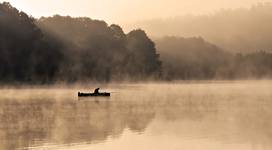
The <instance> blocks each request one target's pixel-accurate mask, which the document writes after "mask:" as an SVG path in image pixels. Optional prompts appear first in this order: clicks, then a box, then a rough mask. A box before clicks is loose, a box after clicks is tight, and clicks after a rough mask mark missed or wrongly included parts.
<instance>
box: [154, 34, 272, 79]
mask: <svg viewBox="0 0 272 150" xmlns="http://www.w3.org/2000/svg"><path fill="white" fill-rule="evenodd" d="M156 44H157V49H158V52H159V53H160V54H161V60H162V62H163V70H164V72H163V76H164V78H166V79H252V78H255V79H257V78H271V77H272V53H269V52H264V51H257V52H254V53H248V54H241V53H237V54H232V53H228V52H226V51H223V50H222V49H221V48H219V47H217V46H215V45H213V44H210V43H208V42H206V41H205V40H203V39H202V38H178V37H165V38H162V39H159V40H157V41H156Z"/></svg>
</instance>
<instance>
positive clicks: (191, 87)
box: [0, 80, 272, 150]
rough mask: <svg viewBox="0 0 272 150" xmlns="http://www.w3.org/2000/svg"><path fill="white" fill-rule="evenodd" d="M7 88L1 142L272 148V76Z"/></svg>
mask: <svg viewBox="0 0 272 150" xmlns="http://www.w3.org/2000/svg"><path fill="white" fill-rule="evenodd" d="M100 87H101V90H104V91H111V92H113V93H112V96H111V97H110V98H80V99H79V98H78V97H77V92H78V91H82V92H83V91H85V92H87V91H89V90H92V89H94V88H95V86H93V87H89V88H90V89H87V88H86V86H85V87H83V86H75V87H73V86H69V87H63V86H61V87H57V86H52V87H25V88H22V87H20V88H12V87H8V88H1V89H0V95H1V96H0V149H1V150H14V149H30V150H36V149H37V150H47V149H49V150H128V149H129V150H203V149H206V150H219V149H220V150H271V149H272V142H271V141H272V81H269V80H261V81H199V82H197V81H191V82H176V83H174V82H171V83H147V84H109V85H100Z"/></svg>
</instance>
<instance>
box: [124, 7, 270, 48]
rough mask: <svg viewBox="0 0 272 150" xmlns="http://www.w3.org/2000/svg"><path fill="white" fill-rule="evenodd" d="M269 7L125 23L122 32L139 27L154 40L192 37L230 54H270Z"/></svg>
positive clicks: (218, 10)
mask: <svg viewBox="0 0 272 150" xmlns="http://www.w3.org/2000/svg"><path fill="white" fill-rule="evenodd" d="M271 9H272V4H271V3H257V4H254V5H252V6H251V7H249V8H246V7H241V8H227V9H219V8H218V9H217V11H215V12H212V13H209V14H198V15H194V14H192V15H182V16H172V17H168V18H164V19H160V18H159V19H155V18H153V19H150V20H145V21H144V20H142V21H139V22H135V23H131V24H128V25H127V26H126V27H125V29H130V28H131V27H141V28H143V29H144V30H146V32H147V33H148V34H149V35H150V36H151V37H152V38H153V39H156V38H160V37H164V36H179V37H194V36H201V37H202V38H204V39H205V40H207V41H209V42H211V43H213V44H215V45H217V46H219V47H221V48H223V49H225V50H227V51H229V52H233V53H237V52H241V53H248V52H255V51H260V50H263V51H270V52H271V51H272V49H271V47H272V45H271V43H272V42H271V39H272V37H271V35H272V31H271V26H272V12H271Z"/></svg>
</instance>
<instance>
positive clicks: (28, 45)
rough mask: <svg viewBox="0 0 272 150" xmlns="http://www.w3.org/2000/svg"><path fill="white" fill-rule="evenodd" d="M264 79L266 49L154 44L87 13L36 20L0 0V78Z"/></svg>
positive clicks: (271, 57) (270, 69) (270, 59)
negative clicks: (233, 50)
mask: <svg viewBox="0 0 272 150" xmlns="http://www.w3.org/2000/svg"><path fill="white" fill-rule="evenodd" d="M157 49H158V52H159V53H160V54H161V55H159V54H158V53H157ZM160 57H161V58H160ZM160 59H162V62H163V63H162V62H161V60H160ZM266 77H269V78H271V77H272V54H271V53H268V52H264V51H260V52H254V53H248V54H231V53H228V52H225V51H224V50H222V49H221V48H219V47H217V46H215V45H213V44H211V43H209V42H206V41H205V40H204V39H202V38H180V37H165V38H162V39H159V40H157V41H156V46H155V43H154V42H153V41H152V40H151V39H150V38H149V37H148V36H147V35H146V33H145V31H143V30H141V29H137V30H133V31H131V32H129V33H127V34H126V33H124V32H123V30H122V28H121V27H120V26H118V25H115V24H113V25H110V26H108V25H107V23H106V22H104V21H99V20H92V19H90V18H86V17H79V18H72V17H69V16H59V15H55V16H53V17H48V18H45V17H42V18H40V19H38V20H36V19H34V18H32V17H29V16H28V15H27V14H25V13H24V12H20V11H18V10H17V9H16V8H14V7H12V6H11V5H10V4H9V3H6V2H4V3H0V82H30V83H51V82H54V81H67V82H76V81H82V82H84V81H89V80H96V81H103V82H109V81H111V80H125V79H129V80H142V79H150V78H160V79H169V80H171V79H238V78H266Z"/></svg>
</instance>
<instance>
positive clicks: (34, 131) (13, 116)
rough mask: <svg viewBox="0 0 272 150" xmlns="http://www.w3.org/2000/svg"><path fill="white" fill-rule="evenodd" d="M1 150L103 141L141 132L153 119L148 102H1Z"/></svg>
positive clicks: (153, 114) (47, 100) (43, 100)
mask: <svg viewBox="0 0 272 150" xmlns="http://www.w3.org/2000/svg"><path fill="white" fill-rule="evenodd" d="M0 113H1V114H0V121H1V125H0V138H1V139H0V140H1V146H2V147H1V148H3V149H15V148H18V147H28V146H30V145H35V143H34V141H35V140H38V141H39V140H42V141H48V142H53V143H55V142H56V143H76V142H86V141H87V142H92V141H103V140H105V139H106V138H108V137H109V136H111V137H118V136H119V135H121V134H122V132H123V130H124V129H125V128H129V129H131V130H132V131H135V132H141V131H143V130H144V129H145V128H146V126H147V124H148V123H150V121H151V120H152V119H153V118H154V116H155V112H154V109H152V105H151V104H150V103H148V102H143V103H133V102H116V101H115V102H112V101H101V102H99V103H97V102H94V101H72V100H67V101H59V102H55V101H54V100H49V99H41V100H24V101H20V100H2V101H1V103H0Z"/></svg>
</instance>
